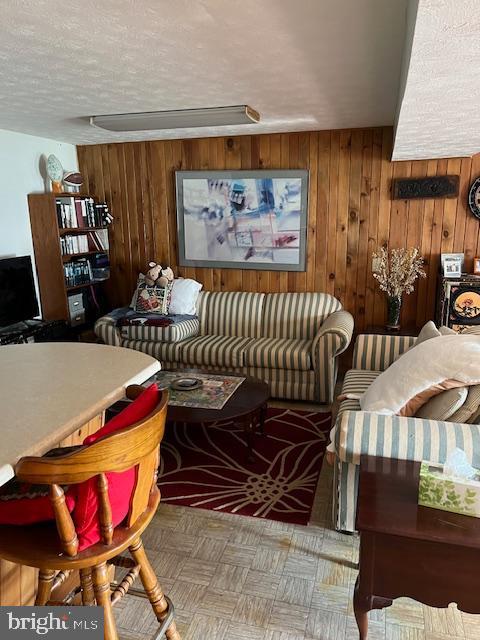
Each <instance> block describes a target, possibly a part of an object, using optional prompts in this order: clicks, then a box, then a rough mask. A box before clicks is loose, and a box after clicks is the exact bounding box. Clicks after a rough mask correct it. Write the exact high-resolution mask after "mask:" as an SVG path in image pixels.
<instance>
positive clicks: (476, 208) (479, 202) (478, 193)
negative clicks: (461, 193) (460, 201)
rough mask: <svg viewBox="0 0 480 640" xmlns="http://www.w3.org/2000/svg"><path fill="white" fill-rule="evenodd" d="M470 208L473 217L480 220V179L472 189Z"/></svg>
mask: <svg viewBox="0 0 480 640" xmlns="http://www.w3.org/2000/svg"><path fill="white" fill-rule="evenodd" d="M468 206H469V207H470V211H471V212H472V213H473V215H474V216H475V217H476V218H478V219H479V220H480V178H477V179H476V180H475V181H474V182H473V183H472V186H471V187H470V191H469V192H468Z"/></svg>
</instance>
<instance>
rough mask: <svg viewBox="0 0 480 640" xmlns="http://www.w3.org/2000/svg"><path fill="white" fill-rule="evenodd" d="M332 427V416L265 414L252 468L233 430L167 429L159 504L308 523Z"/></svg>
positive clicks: (241, 439)
mask: <svg viewBox="0 0 480 640" xmlns="http://www.w3.org/2000/svg"><path fill="white" fill-rule="evenodd" d="M331 421H332V418H331V414H330V413H318V412H311V411H295V410H292V409H274V408H269V409H268V413H267V419H266V422H265V435H260V434H257V435H256V437H255V443H254V454H255V461H254V462H252V463H248V462H247V455H246V453H247V452H246V445H245V440H244V434H243V431H242V430H241V429H239V428H236V427H234V425H233V423H225V422H223V423H220V422H218V423H216V424H213V425H208V426H207V427H204V426H203V425H187V426H185V425H180V424H178V425H173V424H169V425H168V426H167V429H166V433H165V437H164V439H163V442H162V447H161V464H160V470H159V480H158V484H159V487H160V490H161V493H162V500H163V501H164V502H169V503H171V504H180V505H186V506H190V507H199V508H202V509H213V510H216V511H226V512H229V513H237V514H239V515H246V516H255V517H257V518H267V519H270V520H280V521H282V522H291V523H295V524H308V521H309V518H310V513H311V511H312V505H313V499H314V496H315V489H316V486H317V481H318V476H319V474H320V470H321V468H322V462H323V456H324V454H325V449H326V446H327V444H328V434H329V431H330V428H331Z"/></svg>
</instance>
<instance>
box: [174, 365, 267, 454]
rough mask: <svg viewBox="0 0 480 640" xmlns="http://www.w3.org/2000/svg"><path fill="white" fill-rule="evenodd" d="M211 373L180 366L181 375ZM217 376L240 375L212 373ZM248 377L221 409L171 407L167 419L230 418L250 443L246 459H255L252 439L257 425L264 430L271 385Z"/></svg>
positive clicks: (190, 421) (201, 421)
mask: <svg viewBox="0 0 480 640" xmlns="http://www.w3.org/2000/svg"><path fill="white" fill-rule="evenodd" d="M195 373H203V374H208V372H207V371H200V370H192V369H179V370H178V375H179V377H180V376H182V375H183V376H185V375H189V374H191V375H194V374H195ZM212 373H214V374H215V375H222V376H223V375H224V376H229V375H231V376H239V375H240V374H237V373H224V372H212ZM244 377H245V380H244V381H243V382H242V384H241V385H240V386H239V387H238V389H236V390H235V392H234V393H233V395H232V396H231V397H230V398H229V399H228V401H227V402H226V403H225V405H224V406H223V408H222V409H198V408H194V407H179V406H174V405H169V406H168V413H167V420H169V421H171V422H183V423H184V424H205V425H208V424H212V423H214V422H227V421H231V422H233V423H234V425H235V426H237V427H240V428H242V429H243V432H244V434H245V440H246V444H247V461H248V462H254V460H255V457H254V455H253V440H254V437H255V431H256V429H257V428H258V430H259V432H260V433H261V434H263V433H264V424H265V416H266V413H267V402H268V399H269V397H270V389H269V387H268V384H267V383H266V382H264V381H263V380H258V379H257V378H252V377H250V376H244Z"/></svg>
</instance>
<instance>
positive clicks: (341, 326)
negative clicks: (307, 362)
mask: <svg viewBox="0 0 480 640" xmlns="http://www.w3.org/2000/svg"><path fill="white" fill-rule="evenodd" d="M353 325H354V321H353V316H352V314H351V313H349V312H348V311H345V309H339V310H338V311H334V312H333V313H332V314H330V315H329V316H328V318H327V319H326V320H325V322H324V323H323V324H322V326H321V327H320V329H319V330H318V331H317V334H316V336H315V338H314V339H313V344H312V352H313V354H314V358H315V352H316V351H317V346H318V343H319V342H320V340H322V339H325V338H327V337H328V336H330V337H332V338H334V344H335V349H334V355H336V356H338V355H340V354H341V353H343V352H344V351H345V349H346V348H347V347H348V345H349V344H350V342H351V340H352V335H353Z"/></svg>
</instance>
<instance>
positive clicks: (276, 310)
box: [95, 291, 353, 403]
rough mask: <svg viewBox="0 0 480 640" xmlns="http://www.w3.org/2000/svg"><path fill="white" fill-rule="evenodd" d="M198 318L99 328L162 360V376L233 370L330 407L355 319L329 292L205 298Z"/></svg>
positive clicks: (111, 340)
mask: <svg viewBox="0 0 480 640" xmlns="http://www.w3.org/2000/svg"><path fill="white" fill-rule="evenodd" d="M197 313H198V317H197V318H192V317H190V318H189V319H185V320H184V321H183V322H179V323H178V324H176V325H172V326H170V327H166V328H164V327H154V326H132V325H129V326H120V327H119V326H117V317H118V314H116V313H115V312H112V313H111V314H109V315H106V316H104V317H103V318H100V320H98V321H97V323H96V324H95V332H96V334H97V335H98V336H99V337H100V338H101V339H102V340H103V341H104V342H105V343H107V344H113V345H118V346H122V347H128V348H129V349H137V350H139V351H143V352H144V353H148V354H150V355H152V356H154V357H155V358H157V359H158V360H159V361H160V362H161V363H162V366H163V368H164V369H178V368H192V367H193V368H201V369H204V370H205V369H206V370H212V371H233V372H240V373H243V374H246V375H251V376H254V377H257V378H260V379H263V380H266V381H267V382H268V383H269V385H270V389H271V394H272V397H274V398H285V399H295V400H311V401H316V402H320V403H330V402H332V400H333V394H334V388H335V382H336V378H337V363H338V356H339V354H340V353H342V352H343V351H344V350H345V349H346V348H347V347H348V345H349V344H350V341H351V337H352V332H353V318H352V316H351V314H350V313H348V312H347V311H345V310H343V309H342V305H341V304H340V302H339V301H338V300H337V299H336V298H334V297H332V296H330V295H328V294H325V293H278V294H277V293H274V294H264V293H246V292H228V291H225V292H208V291H207V292H202V293H200V296H199V300H198V304H197Z"/></svg>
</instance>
